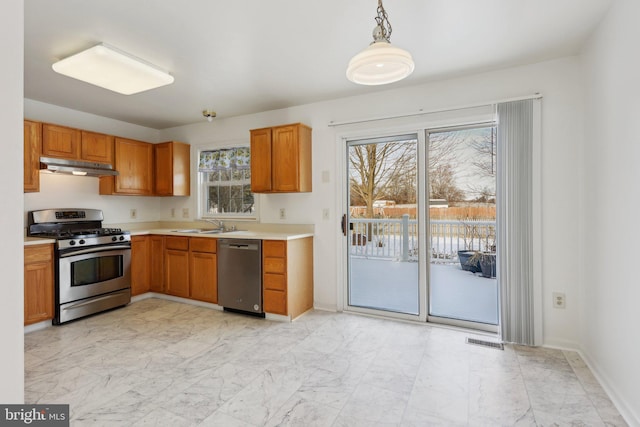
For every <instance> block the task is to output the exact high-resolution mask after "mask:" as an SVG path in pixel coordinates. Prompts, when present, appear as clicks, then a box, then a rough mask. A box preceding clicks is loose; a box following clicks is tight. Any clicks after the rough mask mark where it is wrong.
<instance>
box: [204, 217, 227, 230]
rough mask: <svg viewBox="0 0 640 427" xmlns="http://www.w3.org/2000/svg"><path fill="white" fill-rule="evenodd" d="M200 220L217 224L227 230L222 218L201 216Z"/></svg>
mask: <svg viewBox="0 0 640 427" xmlns="http://www.w3.org/2000/svg"><path fill="white" fill-rule="evenodd" d="M200 221H204V222H208V223H209V224H213V225H217V226H218V229H220V230H222V231H225V228H224V222H222V220H220V219H215V218H200Z"/></svg>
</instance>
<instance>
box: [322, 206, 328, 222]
mask: <svg viewBox="0 0 640 427" xmlns="http://www.w3.org/2000/svg"><path fill="white" fill-rule="evenodd" d="M322 219H323V220H325V221H327V220H329V208H324V209H322Z"/></svg>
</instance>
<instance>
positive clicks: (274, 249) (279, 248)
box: [262, 240, 287, 258]
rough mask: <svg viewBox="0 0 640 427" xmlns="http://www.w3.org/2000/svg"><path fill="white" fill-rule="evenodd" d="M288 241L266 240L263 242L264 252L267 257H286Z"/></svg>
mask: <svg viewBox="0 0 640 427" xmlns="http://www.w3.org/2000/svg"><path fill="white" fill-rule="evenodd" d="M286 244H287V242H285V241H284V240H265V241H264V242H263V243H262V254H263V255H264V256H265V257H283V258H284V257H286V255H287V246H286Z"/></svg>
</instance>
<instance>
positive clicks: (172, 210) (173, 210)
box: [171, 208, 176, 218]
mask: <svg viewBox="0 0 640 427" xmlns="http://www.w3.org/2000/svg"><path fill="white" fill-rule="evenodd" d="M175 217H176V208H171V218H175Z"/></svg>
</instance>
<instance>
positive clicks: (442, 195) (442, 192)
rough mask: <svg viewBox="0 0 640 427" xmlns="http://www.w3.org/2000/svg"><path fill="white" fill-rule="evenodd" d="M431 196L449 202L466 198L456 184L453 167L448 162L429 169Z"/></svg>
mask: <svg viewBox="0 0 640 427" xmlns="http://www.w3.org/2000/svg"><path fill="white" fill-rule="evenodd" d="M429 187H430V188H429V190H430V191H429V198H431V199H445V200H447V201H449V202H459V201H462V200H464V192H463V191H462V190H460V189H459V188H458V187H457V186H456V177H455V173H454V170H453V167H452V166H451V165H450V164H448V163H446V164H441V165H438V166H436V167H435V168H434V169H431V170H429Z"/></svg>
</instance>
